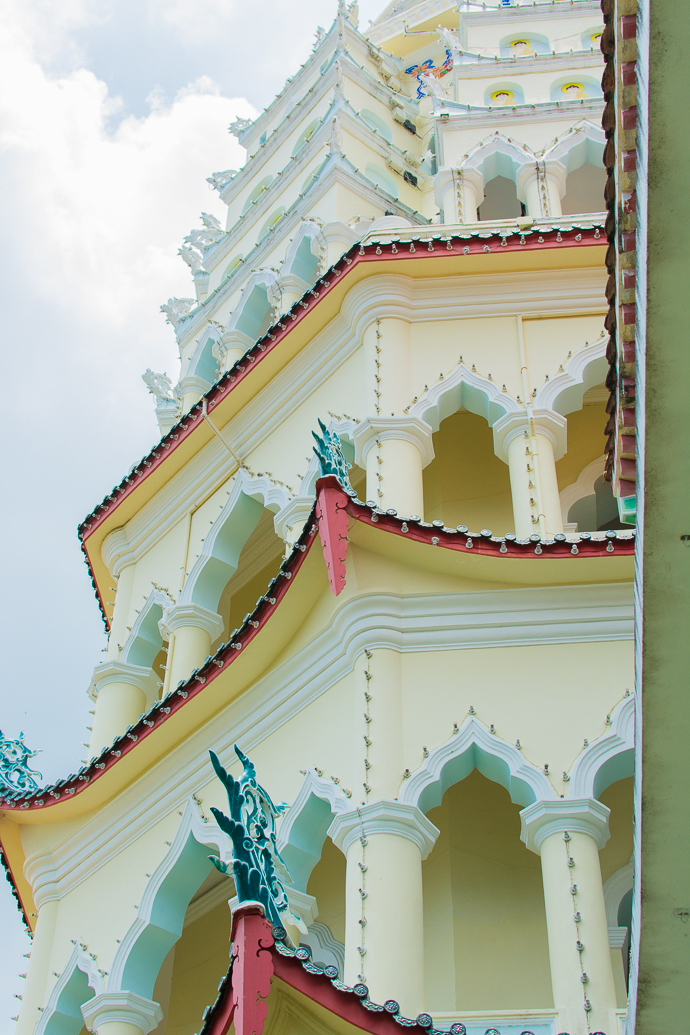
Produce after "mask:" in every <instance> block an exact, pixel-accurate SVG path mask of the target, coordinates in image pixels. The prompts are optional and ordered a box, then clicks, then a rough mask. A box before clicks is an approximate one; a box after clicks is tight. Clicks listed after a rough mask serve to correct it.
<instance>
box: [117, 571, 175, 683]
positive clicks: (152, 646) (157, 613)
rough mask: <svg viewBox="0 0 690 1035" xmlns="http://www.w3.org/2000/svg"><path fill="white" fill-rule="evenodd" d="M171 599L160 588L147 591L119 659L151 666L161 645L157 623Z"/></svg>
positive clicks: (161, 638) (131, 663)
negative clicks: (146, 596)
mask: <svg viewBox="0 0 690 1035" xmlns="http://www.w3.org/2000/svg"><path fill="white" fill-rule="evenodd" d="M172 603H173V601H172V600H171V599H170V597H169V596H168V595H167V593H164V592H162V590H158V589H154V590H152V591H151V593H149V596H148V599H147V600H146V603H145V604H144V606H143V607H142V608H141V610H140V612H139V614H138V615H137V618H136V621H135V622H134V624H133V626H132V631H131V632H130V634H129V636H128V637H127V639H126V640H125V644H124V647H123V648H122V654H121V656H120V661H124V662H127V663H128V664H130V665H141V666H142V667H143V668H151V666H152V665H153V662H154V660H155V658H156V655H157V654H158V652H159V650H160V649H161V647H162V646H163V637H162V636H161V634H160V629H159V628H158V623H159V622H160V620H161V618H162V617H163V608H164V607H170V605H171V604H172Z"/></svg>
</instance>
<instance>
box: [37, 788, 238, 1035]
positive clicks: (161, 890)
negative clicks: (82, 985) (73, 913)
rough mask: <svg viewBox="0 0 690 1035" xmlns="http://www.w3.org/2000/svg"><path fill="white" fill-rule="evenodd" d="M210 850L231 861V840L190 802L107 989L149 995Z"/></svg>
mask: <svg viewBox="0 0 690 1035" xmlns="http://www.w3.org/2000/svg"><path fill="white" fill-rule="evenodd" d="M210 852H213V853H214V854H216V855H218V856H219V857H220V858H221V859H222V860H223V862H229V861H230V860H231V859H232V846H231V844H230V842H229V838H227V837H226V836H225V835H224V834H223V833H222V831H221V830H220V829H219V827H218V825H217V824H216V823H215V822H212V821H211V822H208V823H204V822H203V821H202V818H201V816H200V814H199V812H198V810H197V808H196V806H194V805H193V804H192V802H191V801H188V802H187V805H186V807H185V810H184V813H183V816H182V819H181V820H180V825H179V827H178V829H177V833H176V834H175V838H174V840H173V843H172V845H171V846H170V848H169V850H168V852H167V853H166V856H165V858H164V859H162V860H161V862H160V863H159V865H158V866H157V868H156V870H155V871H154V872H153V874H152V875H151V877H150V878H149V881H148V883H147V885H146V887H145V889H144V894H143V895H142V900H141V903H140V905H139V909H138V915H137V918H136V920H135V921H134V923H133V924H132V925H131V927H130V928H129V930H128V931H127V933H126V935H125V937H124V938H123V939H122V942H121V943H120V946H119V948H118V950H117V953H116V955H115V959H114V960H113V965H112V967H111V970H110V974H109V976H108V991H110V992H113V991H121V990H126V991H129V992H136V993H137V995H140V996H144V997H145V998H147V999H151V998H152V996H153V988H154V985H155V983H156V978H157V977H158V972H159V970H160V968H161V964H162V963H163V960H164V959H165V957H166V956H167V954H168V953H169V952H170V949H171V948H172V947H173V945H174V944H175V942H176V941H177V940H178V938H179V937H180V935H181V934H182V928H183V926H184V919H185V913H186V912H187V907H188V906H189V903H190V902H191V900H192V898H193V897H194V895H195V893H196V892H197V891H198V890H199V888H200V887H201V885H202V884H203V882H204V880H205V879H206V877H207V876H208V875H209V873H210V872H211V870H212V868H213V867H212V864H211V862H210V861H209V853H210ZM227 885H228V899H230V898H232V897H233V895H234V883H233V881H232V880H231V879H228V882H227ZM56 1035H57V1033H56Z"/></svg>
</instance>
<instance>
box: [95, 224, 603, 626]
mask: <svg viewBox="0 0 690 1035" xmlns="http://www.w3.org/2000/svg"><path fill="white" fill-rule="evenodd" d="M563 223H564V224H566V223H567V225H568V226H569V227H572V229H559V228H557V227H555V228H554V229H551V230H546V229H544V228H537V229H534V230H530V229H524V230H519V229H517V228H514V229H508V228H505V229H502V230H501V231H491V230H487V232H486V233H484V232H482V231H481V230H473V231H471V232H468V233H467V234H461V233H460V232H457V231H454V232H453V233H452V234H450V233H446V234H444V233H443V229H442V228H439V233H438V235H436V236H435V237H432V238H430V237H429V235H428V234H425V236H424V238H423V240H420V239H419V238H414V239H412V240H410V239H409V237H408V238H407V239H406V240H405V241H404V242H401V241H398V242H396V241H388V242H386V243H380V244H379V243H376V242H375V241H373V242H371V243H367V244H360V245H357V244H355V245H353V247H352V248H351V249H350V251H349V252H347V253H346V254H345V255H344V256H343V257H342V258H341V259H339V260H338V262H337V263H336V264H335V265H334V266H332V267H331V269H329V270H328V271H327V272H326V273H325V274H324V275H323V276H322V277H320V278H319V279H318V280H317V281H316V283H315V284H314V286H313V287H312V288H310V289H309V290H308V291H307V292H306V293H305V294H304V296H303V297H302V299H301V300H300V301H299V302H296V303H295V304H294V305H293V307H292V309H291V310H290V311H289V312H288V313H287V314H286V315H285V316H283V317H281V319H280V320H279V322H278V323H277V324H275V325H274V326H273V327H271V328H270V330H269V331H268V332H267V333H266V335H265V336H264V337H263V338H262V339H260V340H259V341H258V342H257V343H256V344H255V345H254V346H253V347H252V348H251V349H249V350H248V351H247V352H246V354H245V355H244V356H243V357H242V359H241V360H239V361H238V362H237V363H235V365H234V366H233V367H232V368H231V369H230V370H229V371H227V372H226V373H225V374H224V375H223V376H222V377H221V378H220V379H219V380H218V381H217V382H216V384H215V385H213V387H212V388H210V389H209V391H208V392H207V393H206V395H205V396H204V397H203V400H201V401H200V402H199V403H197V405H196V406H194V407H193V408H192V409H191V411H190V412H189V413H188V414H186V415H185V417H183V418H182V419H181V420H180V422H179V423H178V424H177V425H176V426H175V427H174V428H172V429H171V431H170V432H169V433H168V434H167V435H165V436H164V437H163V438H162V439H161V441H160V442H159V443H158V445H157V446H156V447H155V448H154V449H153V450H152V451H151V452H150V453H149V454H148V456H146V457H145V458H144V459H143V460H142V461H141V462H140V463H139V464H138V465H137V466H136V468H135V469H134V470H133V471H132V472H131V474H129V475H128V476H127V477H126V478H124V479H123V481H121V482H120V484H119V485H118V486H116V487H115V488H114V489H113V491H112V492H111V493H110V494H109V496H107V497H106V499H105V500H103V502H102V503H101V504H99V506H98V507H97V508H96V509H95V510H94V511H93V512H92V513H91V514H90V515H89V516H88V517H87V518H86V519H85V520H84V521H83V522H82V524H81V525H80V526H79V536H80V539H81V543H82V549H83V551H84V554H85V556H86V560H87V564H88V566H89V571H90V574H91V577H92V581H93V584H94V589H95V593H96V597H97V599H98V602H99V605H100V607H101V611H102V614H103V616H104V619H105V621H106V624H108V623H109V621H110V617H111V616H110V614H108V612H107V611H106V607H105V596H104V593H105V587H106V585H107V581H106V580H108V579H110V578H111V576H110V573H109V572H108V569H107V567H106V565H105V562H104V561H103V558H102V556H101V546H102V544H103V540H104V539H105V537H106V536H107V535H108V534H109V533H110V532H112V531H114V530H115V529H116V528H119V527H122V526H123V525H125V524H126V523H127V522H128V521H129V520H130V519H131V518H132V517H133V516H134V515H135V514H136V513H138V511H140V510H141V509H142V507H144V506H145V505H146V504H147V503H148V502H149V501H150V500H151V499H152V498H153V497H154V496H155V495H156V493H158V492H159V491H160V490H161V489H162V488H163V487H164V486H165V485H166V484H167V483H168V482H169V481H170V479H171V478H173V477H174V476H175V475H176V474H177V473H178V472H179V471H181V470H182V469H183V468H184V467H185V466H186V465H187V464H188V463H190V461H191V460H192V459H193V458H194V457H195V456H196V455H197V454H198V453H199V452H200V451H201V450H202V449H203V448H204V447H205V446H206V445H208V444H209V443H210V442H211V440H212V438H213V431H212V430H211V429H210V427H209V426H208V424H207V423H206V422H205V421H204V420H203V418H202V416H201V414H202V402H203V401H204V400H205V401H206V404H207V407H208V412H209V414H210V415H211V416H212V418H213V421H214V423H215V424H216V425H217V426H218V427H220V428H221V429H222V428H223V427H225V425H226V424H228V422H229V421H231V420H232V419H233V418H234V417H235V416H237V415H238V414H239V413H240V412H241V411H242V410H243V409H244V407H245V406H246V405H247V404H248V403H249V402H250V401H251V400H252V399H253V398H254V397H255V396H256V395H258V394H259V393H260V392H261V390H262V389H263V388H264V387H265V386H266V385H268V384H269V383H270V382H271V381H272V380H273V378H274V377H276V376H278V374H279V373H280V372H281V371H282V370H283V369H284V368H285V367H286V366H287V365H288V364H289V363H290V362H291V360H292V359H293V358H294V357H295V356H296V355H298V354H299V352H300V351H301V350H302V349H303V348H304V347H305V346H306V345H307V344H308V343H309V342H310V341H312V340H313V338H314V337H315V336H316V335H317V334H319V332H320V331H322V330H323V329H324V328H325V327H326V326H327V325H328V323H330V321H332V320H333V319H334V318H335V317H336V316H337V314H338V313H339V311H340V308H341V306H342V302H343V299H344V296H345V295H346V294H347V292H348V291H350V290H351V289H352V288H353V287H354V286H355V285H356V284H358V283H359V282H360V281H362V280H365V279H367V278H369V277H373V276H377V275H379V274H382V273H390V272H391V269H393V270H394V271H395V272H400V273H403V274H404V275H405V276H409V277H431V276H433V277H451V276H458V275H463V274H471V275H476V274H483V273H485V274H492V273H507V272H513V271H516V270H520V271H538V270H542V269H564V268H566V269H572V268H583V267H592V266H600V265H602V259H603V249H604V248H605V246H606V239H605V237H604V236H603V235H602V234H601V231H600V229H599V228H598V227H596V226H587V227H578V226H577V225H575V226H573V223H572V221H571V220H563Z"/></svg>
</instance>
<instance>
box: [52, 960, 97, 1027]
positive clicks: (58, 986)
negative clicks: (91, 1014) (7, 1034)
mask: <svg viewBox="0 0 690 1035" xmlns="http://www.w3.org/2000/svg"><path fill="white" fill-rule="evenodd" d="M102 991H103V978H102V977H101V975H100V974H99V972H98V968H97V967H96V964H95V962H94V961H93V960H92V959H91V957H90V956H87V954H86V953H85V952H84V951H83V949H81V948H80V947H79V946H76V947H75V948H74V949H73V951H72V955H71V956H70V958H69V960H68V961H67V965H66V967H65V968H64V970H63V971H62V974H61V975H60V977H59V978H58V979H57V981H56V982H55V984H54V986H53V990H52V992H51V993H50V996H49V998H48V1002H47V1004H46V1007H45V1009H44V1011H43V1013H42V1014H41V1019H40V1020H39V1022H38V1024H37V1025H36V1035H79V1032H80V1031H81V1030H82V1028H83V1027H84V1017H83V1015H82V1012H81V1008H82V1006H83V1005H84V1003H87V1002H88V1001H89V999H93V997H94V996H95V995H98V994H99V993H100V992H102Z"/></svg>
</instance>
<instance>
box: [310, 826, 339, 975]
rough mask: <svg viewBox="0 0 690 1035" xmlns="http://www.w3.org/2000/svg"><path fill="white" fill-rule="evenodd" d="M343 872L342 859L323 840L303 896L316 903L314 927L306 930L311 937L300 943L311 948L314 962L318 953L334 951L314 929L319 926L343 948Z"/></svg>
mask: <svg viewBox="0 0 690 1035" xmlns="http://www.w3.org/2000/svg"><path fill="white" fill-rule="evenodd" d="M345 871H346V861H345V856H344V855H343V853H342V852H341V851H340V850H339V849H338V848H336V847H335V845H334V844H333V842H332V841H331V840H330V838H326V840H325V841H324V843H323V848H322V850H321V858H320V859H319V861H318V862H317V864H316V866H315V867H314V869H313V870H312V872H311V876H310V877H309V883H308V885H307V893H308V894H309V895H313V896H314V898H315V899H316V902H317V906H318V910H319V912H318V921H317V924H316V925H313V926H315V927H316V930H315V931H312V927H311V926H310V928H309V931H310V935H311V937H310V935H307V936H306V937H305V938H303V941H304V942H306V944H308V945H311V946H312V951H313V952H314V955H313V959H314V961H315V962H316V961H317V960H318V956H317V952H318V949H321V950H322V953H323V951H329V950H330V952H331V953H333V950H334V947H333V946H329V944H328V938H326V937H324V932H323V931H321V930H319V929H318V928H319V927H320V926H321V927H325V928H326V930H327V932H328V934H329V935H330V937H331V938H332V939H333V941H334V942H336V943H337V945H338V946H343V945H344V944H345ZM313 943H316V944H313ZM336 954H337V948H336ZM319 962H323V960H320V961H319ZM336 965H337V964H336ZM341 973H342V972H341Z"/></svg>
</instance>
